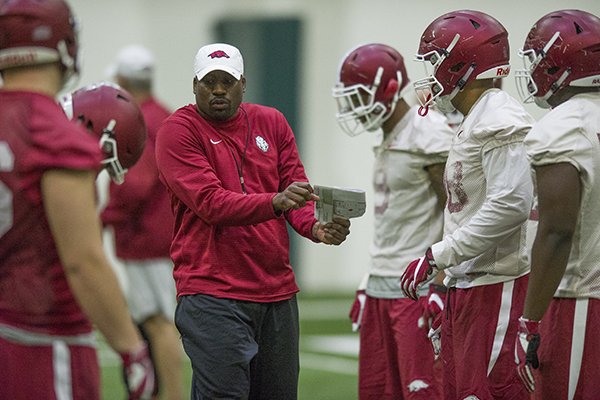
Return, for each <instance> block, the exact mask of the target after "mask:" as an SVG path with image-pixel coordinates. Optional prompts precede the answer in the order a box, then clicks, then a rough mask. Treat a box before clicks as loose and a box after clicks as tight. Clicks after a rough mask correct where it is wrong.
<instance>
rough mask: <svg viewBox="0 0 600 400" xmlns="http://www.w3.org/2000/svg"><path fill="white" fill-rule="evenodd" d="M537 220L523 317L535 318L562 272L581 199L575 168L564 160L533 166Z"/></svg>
mask: <svg viewBox="0 0 600 400" xmlns="http://www.w3.org/2000/svg"><path fill="white" fill-rule="evenodd" d="M535 173H536V181H537V190H538V210H539V223H538V228H537V233H536V236H535V241H534V242H533V247H532V250H531V273H530V275H529V284H528V289H527V296H526V298H525V309H524V311H523V317H525V318H527V319H529V320H532V321H539V320H541V319H542V316H543V315H544V312H545V311H546V309H547V308H548V304H549V303H550V300H552V297H553V296H554V292H555V291H556V289H557V288H558V285H559V284H560V281H561V279H562V276H563V274H564V272H565V268H566V266H567V262H568V260H569V254H570V252H571V243H572V238H573V233H574V231H575V227H576V224H577V219H578V215H579V209H580V202H581V182H580V179H579V173H578V171H577V169H576V168H575V167H574V166H573V165H571V164H568V163H560V164H553V165H546V166H538V167H535Z"/></svg>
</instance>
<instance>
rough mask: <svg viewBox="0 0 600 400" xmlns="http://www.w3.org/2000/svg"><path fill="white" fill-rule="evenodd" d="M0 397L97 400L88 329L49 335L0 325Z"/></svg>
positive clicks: (96, 372)
mask: <svg viewBox="0 0 600 400" xmlns="http://www.w3.org/2000/svg"><path fill="white" fill-rule="evenodd" d="M0 371H1V372H0V400H31V399H44V400H100V367H99V365H98V358H97V356H96V348H95V338H94V336H93V334H92V333H90V334H86V335H79V336H64V337H57V336H50V335H44V334H39V333H34V332H30V331H25V330H22V329H18V328H14V327H9V326H6V325H0Z"/></svg>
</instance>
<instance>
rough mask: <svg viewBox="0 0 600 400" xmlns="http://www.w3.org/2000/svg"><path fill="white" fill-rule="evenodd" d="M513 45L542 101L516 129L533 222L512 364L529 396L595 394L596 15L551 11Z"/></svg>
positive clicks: (599, 257) (533, 94) (598, 255)
mask: <svg viewBox="0 0 600 400" xmlns="http://www.w3.org/2000/svg"><path fill="white" fill-rule="evenodd" d="M520 55H521V56H522V58H523V60H524V62H525V69H523V70H520V71H517V72H518V74H517V83H518V87H519V88H520V89H521V90H520V93H521V94H522V98H523V100H524V101H525V102H533V101H535V103H536V104H537V105H538V106H540V107H543V108H552V109H551V110H550V111H549V112H548V113H547V114H545V115H544V116H543V117H542V118H541V119H540V120H539V121H538V122H537V123H536V124H535V125H534V126H533V128H532V129H531V131H530V132H529V133H528V134H527V136H526V138H525V145H526V148H527V156H528V158H529V161H530V163H531V165H532V167H533V171H534V174H535V181H536V186H537V197H538V199H537V200H538V208H537V210H536V211H537V212H536V213H534V214H535V215H537V216H538V228H537V232H536V235H535V240H534V242H533V247H532V249H531V273H530V277H529V284H528V289H527V296H526V298H525V306H524V310H523V316H522V317H521V318H520V320H519V321H520V325H519V337H518V339H517V341H516V343H515V354H516V356H517V357H516V363H517V370H518V373H519V376H520V377H521V378H522V380H523V382H524V384H525V386H526V387H527V389H528V390H530V391H532V392H533V391H534V390H535V392H534V393H535V396H536V398H540V399H550V398H552V399H592V398H597V397H598V393H600V369H598V359H599V358H600V338H599V335H598V331H599V329H600V322H599V321H600V200H599V199H600V142H599V140H598V138H599V135H600V19H599V18H598V17H597V16H595V15H592V14H590V13H588V12H585V11H580V10H561V11H555V12H551V13H549V14H547V15H545V16H543V17H542V18H541V19H540V20H538V21H537V22H536V23H535V24H534V25H533V27H532V28H531V30H530V31H529V34H528V35H527V38H526V39H525V43H524V45H523V48H522V49H521V51H520ZM538 346H539V350H538ZM538 367H539V368H538ZM536 368H537V371H534V369H536Z"/></svg>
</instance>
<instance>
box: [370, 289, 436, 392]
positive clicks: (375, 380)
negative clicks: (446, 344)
mask: <svg viewBox="0 0 600 400" xmlns="http://www.w3.org/2000/svg"><path fill="white" fill-rule="evenodd" d="M425 301H426V298H425V297H421V298H420V299H419V301H414V300H411V299H406V298H402V299H379V298H374V297H367V300H366V304H365V310H364V314H363V319H362V323H361V327H360V353H359V372H358V381H359V383H358V392H359V399H360V400H402V399H423V400H437V399H440V398H441V371H438V372H437V375H435V373H434V355H433V347H432V345H431V341H430V340H429V338H428V337H427V333H428V332H429V327H419V326H418V320H419V318H420V317H421V316H422V315H423V306H424V302H425ZM434 375H435V376H434Z"/></svg>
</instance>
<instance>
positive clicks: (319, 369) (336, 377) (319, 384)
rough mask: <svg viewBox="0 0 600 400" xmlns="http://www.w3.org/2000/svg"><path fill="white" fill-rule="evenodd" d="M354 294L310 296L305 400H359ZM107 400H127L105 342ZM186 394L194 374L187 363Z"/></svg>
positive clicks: (303, 313)
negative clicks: (351, 311)
mask: <svg viewBox="0 0 600 400" xmlns="http://www.w3.org/2000/svg"><path fill="white" fill-rule="evenodd" d="M353 295H354V294H353V293H349V294H345V295H338V294H323V293H321V294H307V293H301V294H300V296H299V297H298V303H299V307H300V387H299V400H353V399H356V398H357V372H358V361H357V360H358V334H356V333H353V332H352V331H351V327H350V321H349V319H348V311H349V309H350V306H351V304H352V301H353V297H352V296H353ZM99 341H100V346H99V347H100V352H99V353H100V364H101V366H102V391H103V396H102V398H103V399H104V400H125V399H126V396H125V391H124V388H123V382H122V378H121V368H120V360H119V358H118V356H117V355H116V354H115V353H113V352H112V351H111V350H110V349H109V348H108V347H107V346H106V344H105V343H104V342H103V341H102V340H101V339H100V340H99ZM185 379H186V381H185V385H186V388H185V391H186V392H188V393H189V387H190V380H191V369H190V365H189V361H187V359H186V361H185Z"/></svg>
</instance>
